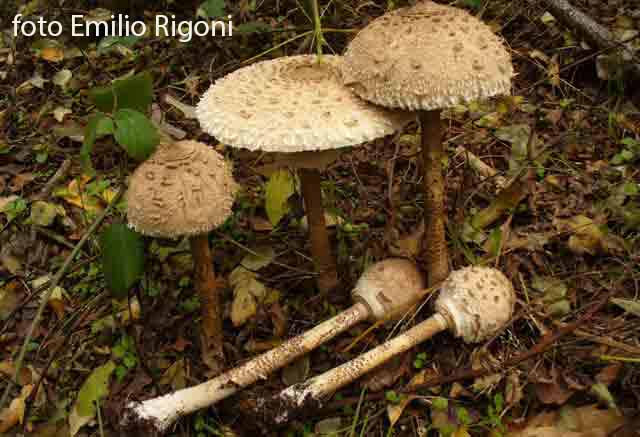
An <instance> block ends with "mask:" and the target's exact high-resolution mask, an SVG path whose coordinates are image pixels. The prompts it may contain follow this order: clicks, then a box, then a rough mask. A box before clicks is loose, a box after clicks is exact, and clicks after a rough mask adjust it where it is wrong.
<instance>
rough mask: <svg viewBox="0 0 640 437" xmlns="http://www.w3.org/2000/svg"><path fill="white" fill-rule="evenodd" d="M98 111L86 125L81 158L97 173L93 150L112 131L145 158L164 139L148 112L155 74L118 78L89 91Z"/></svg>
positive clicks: (137, 156)
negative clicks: (161, 138) (148, 116)
mask: <svg viewBox="0 0 640 437" xmlns="http://www.w3.org/2000/svg"><path fill="white" fill-rule="evenodd" d="M89 96H90V99H91V101H92V103H93V104H94V105H95V107H96V109H97V111H96V112H95V113H94V114H93V115H91V117H90V118H89V121H88V123H87V127H86V128H85V134H84V141H83V144H82V149H81V151H80V160H81V162H82V165H83V168H84V171H85V172H86V173H87V174H93V173H95V171H94V170H93V167H92V165H91V152H92V150H93V147H94V145H95V142H96V140H98V139H100V138H103V137H106V136H109V135H112V136H113V137H114V139H115V140H116V142H117V143H118V144H119V145H120V146H121V147H122V148H123V149H124V150H125V151H126V152H127V154H128V155H129V156H131V157H132V158H134V159H135V160H138V161H143V160H145V159H146V158H148V157H149V155H151V153H153V151H154V150H155V148H156V146H157V145H158V143H159V142H160V135H159V133H158V131H157V130H156V128H155V126H154V125H153V123H151V121H150V120H149V119H148V118H147V116H146V115H145V112H147V111H148V109H149V106H150V105H151V102H152V100H153V78H152V77H151V74H150V73H148V72H143V73H140V74H136V75H133V76H128V77H126V78H122V79H117V80H115V81H113V82H112V83H111V84H110V85H108V86H103V87H98V88H94V89H92V90H91V91H90V92H89Z"/></svg>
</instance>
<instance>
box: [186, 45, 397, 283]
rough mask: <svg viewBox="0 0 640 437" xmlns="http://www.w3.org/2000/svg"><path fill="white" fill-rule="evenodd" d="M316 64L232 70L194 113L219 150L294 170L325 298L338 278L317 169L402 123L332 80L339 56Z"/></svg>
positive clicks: (299, 61)
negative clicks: (263, 155)
mask: <svg viewBox="0 0 640 437" xmlns="http://www.w3.org/2000/svg"><path fill="white" fill-rule="evenodd" d="M321 59H322V60H321V62H318V58H317V57H316V56H312V55H303V56H291V57H283V58H278V59H274V60H269V61H263V62H258V63H256V64H253V65H250V66H248V67H245V68H241V69H239V70H236V71H235V72H233V73H231V74H229V75H227V76H225V77H223V78H221V79H219V80H217V81H216V82H215V83H214V84H213V85H212V86H211V88H209V90H208V91H207V92H206V93H205V94H204V96H203V97H202V99H201V100H200V102H199V103H198V106H197V109H196V113H197V116H198V120H199V121H200V124H201V125H202V127H203V129H204V130H205V131H206V132H208V133H209V134H210V135H212V136H214V137H216V138H217V139H218V140H219V141H221V142H222V143H224V144H227V145H229V146H232V147H239V148H245V149H249V150H261V151H263V152H267V153H274V154H277V156H276V162H280V163H281V164H282V165H283V166H288V167H292V168H297V169H298V173H299V176H300V183H301V189H302V196H303V198H304V202H305V208H306V210H307V215H308V223H309V234H310V239H311V253H312V256H313V260H314V263H315V268H316V271H317V272H318V274H319V275H318V288H319V289H320V291H321V292H327V291H329V290H331V289H333V288H334V287H335V286H336V285H337V283H338V277H337V272H336V263H335V260H334V257H333V255H332V254H331V246H330V244H329V235H328V233H327V229H326V224H325V218H324V208H323V205H322V192H321V190H320V182H321V175H320V170H322V169H324V168H325V166H326V165H327V164H328V163H330V162H332V161H333V160H335V159H336V158H337V157H338V154H337V153H335V152H336V149H340V148H344V147H348V146H355V145H359V144H362V143H364V142H367V141H371V140H374V139H376V138H379V137H383V136H385V135H389V134H391V133H393V132H395V131H396V130H398V129H400V128H401V127H402V126H404V124H406V122H408V121H409V118H408V117H407V114H405V113H400V112H395V111H388V110H385V109H381V108H377V107H375V106H374V105H371V104H368V103H366V102H365V101H363V100H361V99H359V98H358V97H356V96H355V95H353V93H352V92H351V91H350V90H349V89H348V88H346V87H345V86H343V85H342V81H341V80H340V77H339V73H338V68H339V66H340V64H341V63H342V58H341V57H339V56H330V55H325V56H322V58H321ZM285 154H286V155H289V157H288V158H287V159H286V160H283V155H285ZM312 156H313V159H311V158H312Z"/></svg>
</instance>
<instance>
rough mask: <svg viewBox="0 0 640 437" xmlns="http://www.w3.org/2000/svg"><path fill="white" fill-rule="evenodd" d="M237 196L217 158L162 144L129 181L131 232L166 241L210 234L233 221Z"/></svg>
mask: <svg viewBox="0 0 640 437" xmlns="http://www.w3.org/2000/svg"><path fill="white" fill-rule="evenodd" d="M236 191H237V184H236V182H235V181H234V180H233V175H232V174H231V165H230V164H229V163H228V162H227V161H226V160H225V159H224V157H222V156H221V155H220V154H219V153H218V152H216V151H214V150H212V149H211V148H209V147H207V146H206V145H205V144H202V143H199V142H196V141H178V142H175V143H165V144H161V145H160V146H158V149H157V150H156V151H155V152H154V153H153V154H152V155H151V156H150V157H149V159H147V160H146V161H144V162H143V163H142V164H140V166H139V167H138V168H137V169H136V170H135V171H134V172H133V175H132V176H131V180H130V181H129V190H128V191H127V217H128V220H129V226H131V227H132V228H134V229H136V230H137V231H138V232H140V233H142V234H145V235H151V236H156V237H166V238H176V237H180V236H184V235H197V234H202V233H207V232H209V231H211V230H212V229H214V228H216V227H218V226H219V225H221V224H222V223H223V222H224V221H225V220H226V219H227V217H229V215H230V214H231V206H232V205H233V197H234V194H235V192H236Z"/></svg>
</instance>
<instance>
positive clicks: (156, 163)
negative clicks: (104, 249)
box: [127, 141, 237, 372]
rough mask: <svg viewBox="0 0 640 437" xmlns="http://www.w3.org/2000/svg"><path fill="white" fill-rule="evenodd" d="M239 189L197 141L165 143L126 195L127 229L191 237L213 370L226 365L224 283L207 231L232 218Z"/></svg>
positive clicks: (205, 346) (206, 357)
mask: <svg viewBox="0 0 640 437" xmlns="http://www.w3.org/2000/svg"><path fill="white" fill-rule="evenodd" d="M236 191H237V184H236V182H235V181H234V180H233V175H232V174H231V166H230V165H229V163H228V162H227V161H226V160H225V159H224V158H223V157H222V156H221V155H220V154H219V153H217V152H215V151H214V150H212V149H210V148H209V147H207V146H206V145H205V144H202V143H198V142H195V141H179V142H176V143H163V144H161V145H160V146H159V147H158V149H157V150H156V151H155V152H154V153H153V154H152V155H151V156H150V157H149V159H147V160H146V161H145V162H143V163H142V164H140V166H139V167H138V168H137V169H136V170H135V171H134V173H133V175H132V176H131V180H130V182H129V189H128V191H127V217H128V221H129V226H131V227H132V228H134V229H135V230H137V231H138V232H140V233H142V234H144V235H149V236H154V237H163V238H178V237H182V236H188V237H189V242H190V244H191V253H192V256H193V262H194V271H195V279H194V286H195V289H196V291H197V293H198V295H199V297H200V303H201V308H202V326H201V335H200V338H201V343H202V344H201V346H202V357H203V361H204V362H205V364H206V365H207V366H208V367H209V368H211V370H212V371H214V372H219V371H221V370H222V368H223V367H224V352H223V350H222V307H221V306H220V297H219V295H220V291H219V288H220V284H219V282H218V280H217V279H216V276H215V272H214V270H213V259H212V256H211V250H210V248H209V240H208V233H209V231H211V230H213V229H214V228H216V227H218V226H219V225H221V224H222V223H224V221H225V220H226V219H227V217H229V215H230V214H231V206H232V205H233V198H234V195H235V192H236Z"/></svg>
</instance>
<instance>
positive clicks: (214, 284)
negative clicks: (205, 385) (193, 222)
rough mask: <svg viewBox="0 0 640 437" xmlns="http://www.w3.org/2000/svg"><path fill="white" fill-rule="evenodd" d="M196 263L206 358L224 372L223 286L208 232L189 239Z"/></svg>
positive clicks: (203, 357)
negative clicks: (221, 288)
mask: <svg viewBox="0 0 640 437" xmlns="http://www.w3.org/2000/svg"><path fill="white" fill-rule="evenodd" d="M189 242H190V244H191V254H192V256H193V263H194V286H195V289H196V292H197V293H198V296H199V297H200V308H201V314H202V326H201V330H200V343H201V344H200V347H201V348H202V351H201V352H202V360H203V361H204V363H205V364H206V365H207V366H208V367H209V368H210V369H211V370H212V371H213V372H214V373H220V372H221V371H222V369H223V367H224V361H225V360H224V351H223V349H222V340H223V332H222V308H221V306H220V287H219V283H218V281H217V279H216V275H215V273H214V271H213V257H212V256H211V249H210V248H209V239H208V237H207V235H206V234H204V235H197V236H193V237H191V238H190V239H189Z"/></svg>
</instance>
